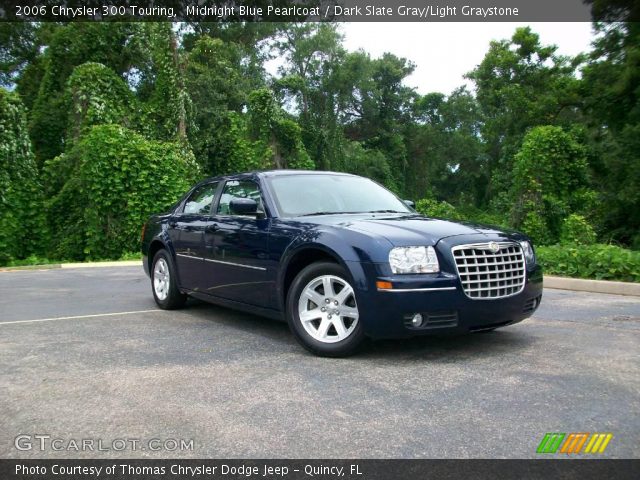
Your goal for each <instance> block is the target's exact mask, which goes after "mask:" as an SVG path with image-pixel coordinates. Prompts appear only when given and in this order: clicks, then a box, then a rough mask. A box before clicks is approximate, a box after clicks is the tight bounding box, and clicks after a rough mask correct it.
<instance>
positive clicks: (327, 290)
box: [298, 275, 359, 343]
mask: <svg viewBox="0 0 640 480" xmlns="http://www.w3.org/2000/svg"><path fill="white" fill-rule="evenodd" d="M298 316H299V317H300V323H302V326H303V327H304V329H305V330H306V332H307V333H308V334H309V335H310V336H311V337H312V338H314V339H315V340H318V341H319V342H323V343H336V342H339V341H341V340H344V339H346V338H347V337H349V335H351V334H352V333H353V331H354V330H355V328H356V325H357V324H358V317H359V314H358V306H357V304H356V297H355V294H354V292H353V288H352V287H351V285H349V283H348V282H346V281H345V280H343V279H342V278H340V277H336V276H334V275H322V276H320V277H316V278H314V279H313V280H311V281H310V282H309V283H308V284H307V285H306V286H305V287H304V289H303V290H302V293H301V294H300V298H299V299H298Z"/></svg>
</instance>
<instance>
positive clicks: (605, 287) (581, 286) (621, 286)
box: [544, 275, 640, 297]
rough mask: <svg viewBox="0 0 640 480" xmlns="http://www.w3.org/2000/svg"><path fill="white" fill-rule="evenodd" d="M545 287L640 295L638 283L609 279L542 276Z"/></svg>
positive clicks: (639, 284)
mask: <svg viewBox="0 0 640 480" xmlns="http://www.w3.org/2000/svg"><path fill="white" fill-rule="evenodd" d="M544 287H545V288H556V289H558V290H573V291H576V292H592V293H609V294H612V295H632V296H636V297H640V283H631V282H614V281H610V280H585V279H583V278H567V277H553V276H548V275H545V276H544Z"/></svg>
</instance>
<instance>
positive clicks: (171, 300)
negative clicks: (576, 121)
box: [151, 250, 187, 310]
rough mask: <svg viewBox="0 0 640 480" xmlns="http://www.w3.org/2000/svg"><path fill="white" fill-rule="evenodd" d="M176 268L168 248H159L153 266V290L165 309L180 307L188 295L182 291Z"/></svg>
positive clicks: (156, 299) (160, 304) (159, 304)
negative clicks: (179, 286)
mask: <svg viewBox="0 0 640 480" xmlns="http://www.w3.org/2000/svg"><path fill="white" fill-rule="evenodd" d="M175 272H176V269H175V267H174V265H173V262H172V261H171V257H170V256H169V254H168V253H167V251H166V250H159V251H158V253H156V255H155V256H154V257H153V264H152V266H151V290H152V291H153V298H154V299H155V301H156V303H157V304H158V306H159V307H160V308H162V309H164V310H173V309H176V308H180V307H182V306H183V305H184V303H185V302H186V301H187V296H186V295H185V294H184V293H181V292H180V289H179V288H178V282H177V277H176V273H175Z"/></svg>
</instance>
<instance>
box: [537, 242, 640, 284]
mask: <svg viewBox="0 0 640 480" xmlns="http://www.w3.org/2000/svg"><path fill="white" fill-rule="evenodd" d="M536 255H537V258H538V261H539V262H540V263H541V264H542V267H543V268H544V272H545V273H547V274H550V275H561V276H567V277H578V278H595V279H598V280H622V281H625V282H640V252H635V251H632V250H627V249H624V248H621V247H617V246H615V245H603V244H596V245H588V246H585V245H552V246H548V247H538V248H537V249H536Z"/></svg>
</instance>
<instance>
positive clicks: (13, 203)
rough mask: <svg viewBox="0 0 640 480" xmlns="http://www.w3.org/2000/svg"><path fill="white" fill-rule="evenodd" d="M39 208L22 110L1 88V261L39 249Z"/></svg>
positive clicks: (34, 168) (38, 191)
mask: <svg viewBox="0 0 640 480" xmlns="http://www.w3.org/2000/svg"><path fill="white" fill-rule="evenodd" d="M41 211H42V190H41V186H40V181H39V178H38V168H37V166H36V163H35V160H34V156H33V152H32V151H31V142H30V141H29V135H28V133H27V122H26V114H25V110H24V107H23V105H22V102H21V101H20V98H19V97H18V95H17V94H15V93H10V92H7V91H6V90H5V89H4V88H0V265H5V264H6V263H7V262H8V261H10V260H11V259H19V258H24V257H26V256H28V255H30V254H32V253H35V252H38V251H40V249H41V247H42V243H43V241H44V240H46V229H44V228H43V226H42V224H41V223H42V222H41V221H40V220H41V215H40V212H41Z"/></svg>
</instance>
